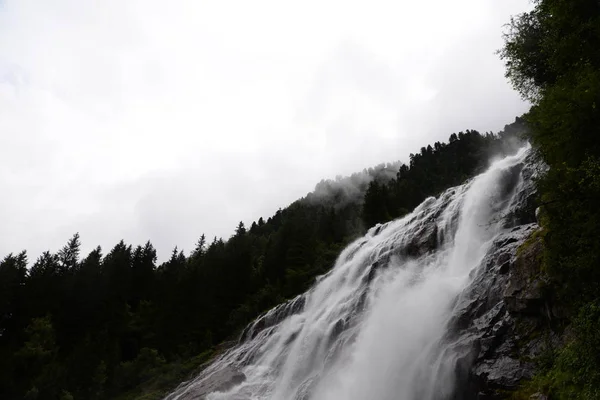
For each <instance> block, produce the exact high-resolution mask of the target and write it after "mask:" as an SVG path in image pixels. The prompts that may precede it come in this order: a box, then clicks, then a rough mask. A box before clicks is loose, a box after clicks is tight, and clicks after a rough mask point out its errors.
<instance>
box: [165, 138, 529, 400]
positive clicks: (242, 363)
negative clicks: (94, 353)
mask: <svg viewBox="0 0 600 400" xmlns="http://www.w3.org/2000/svg"><path fill="white" fill-rule="evenodd" d="M528 152H529V150H528V148H523V149H521V150H520V151H519V152H518V153H517V154H516V155H514V156H510V157H507V158H505V159H502V160H500V161H497V162H495V163H493V164H492V166H491V167H490V168H489V169H488V170H487V171H486V172H485V173H483V174H481V175H479V176H477V177H476V178H474V179H472V180H471V181H469V182H467V183H466V184H464V185H462V186H459V187H456V188H452V189H449V190H447V191H446V192H444V193H443V194H441V195H440V196H439V197H438V198H433V197H431V198H428V199H427V200H425V201H424V202H423V203H422V204H421V205H420V206H418V207H417V208H416V209H415V210H414V211H413V212H412V213H410V214H408V215H406V216H405V217H404V218H402V219H399V220H396V221H393V222H390V223H387V224H385V225H382V226H377V227H374V228H372V229H371V230H370V231H369V232H368V233H367V235H365V236H364V237H363V238H361V239H358V240H357V241H355V242H354V243H352V244H351V245H349V246H348V247H347V248H346V249H345V250H344V251H343V252H342V253H341V254H340V256H339V258H338V260H337V262H336V265H335V266H334V268H333V269H332V270H331V271H330V272H329V273H328V274H326V275H324V276H322V277H321V278H320V279H318V282H317V283H316V284H315V285H314V287H313V288H312V289H310V290H309V291H308V292H307V293H305V294H303V295H301V296H298V297H297V298H295V299H293V300H291V301H289V302H287V303H285V304H282V305H280V306H278V307H276V308H274V309H272V310H271V311H269V312H267V313H266V314H264V315H263V316H262V317H260V318H259V319H257V320H256V321H255V322H254V323H252V324H251V325H249V326H248V327H247V328H246V330H245V331H244V332H243V334H242V336H241V338H240V341H239V343H238V344H237V345H236V346H235V347H234V348H232V349H230V350H229V351H228V352H226V353H225V354H223V355H222V356H221V357H220V358H219V359H217V360H215V361H214V362H213V363H212V364H211V365H210V366H208V367H207V368H206V369H205V370H204V371H203V372H202V373H201V374H200V376H198V377H197V378H196V379H194V380H193V381H190V382H187V383H184V384H182V385H181V386H180V387H179V388H178V389H177V390H176V391H175V392H174V393H172V394H171V395H169V396H168V397H167V399H169V400H175V399H191V398H207V399H210V400H218V399H239V400H242V399H275V400H280V399H281V400H284V399H295V400H340V399H344V400H353V399H357V400H359V399H360V400H364V399H375V400H387V399H390V400H391V399H400V400H427V399H431V400H433V399H446V398H448V397H450V396H452V394H453V391H454V383H455V380H456V360H457V355H456V353H455V352H454V351H453V350H452V348H451V347H450V344H449V343H447V342H448V341H447V340H446V335H447V333H448V326H449V323H450V321H451V319H452V316H453V307H455V305H456V301H457V299H458V298H459V296H460V294H461V292H463V291H464V290H465V288H466V287H468V285H469V283H470V282H471V280H472V279H473V276H474V275H475V274H476V271H477V270H478V267H479V266H480V265H481V264H482V260H484V257H485V256H486V253H487V252H488V251H489V249H490V246H491V244H492V242H493V241H494V239H495V238H496V237H497V236H498V235H499V234H500V233H501V232H502V231H503V230H505V229H506V228H507V226H508V225H509V222H507V220H508V218H509V217H508V215H510V212H509V211H510V209H511V207H513V205H514V203H515V202H517V201H518V199H519V196H520V195H521V192H522V190H523V188H524V187H525V186H527V184H528V183H527V182H525V180H524V178H523V177H522V174H520V171H521V167H522V166H523V163H524V160H525V158H526V156H527V154H528Z"/></svg>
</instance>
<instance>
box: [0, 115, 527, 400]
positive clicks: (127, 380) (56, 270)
mask: <svg viewBox="0 0 600 400" xmlns="http://www.w3.org/2000/svg"><path fill="white" fill-rule="evenodd" d="M523 132H524V125H523V122H522V120H520V119H517V121H516V122H515V123H513V124H511V125H508V126H507V127H506V128H505V129H504V131H503V132H500V133H499V134H497V135H493V134H491V133H488V134H485V135H481V134H479V133H478V132H476V131H466V132H460V133H458V134H452V135H451V136H450V140H449V142H448V143H434V144H433V145H432V146H427V147H423V148H422V149H421V152H420V153H419V154H414V155H411V156H410V162H409V163H408V164H406V165H402V166H400V165H398V164H395V165H394V164H392V165H387V166H386V165H382V166H379V167H376V168H373V169H371V170H367V171H363V172H362V173H360V174H355V175H353V176H351V177H349V178H344V179H338V180H336V181H329V182H328V181H325V182H321V183H320V184H319V185H317V187H316V189H315V191H314V192H313V193H311V194H309V195H307V196H306V197H305V198H303V199H300V200H298V201H296V202H294V203H293V204H291V205H290V206H288V207H287V208H285V209H282V210H279V211H278V212H277V213H276V214H275V215H273V216H272V217H270V218H268V219H267V220H266V221H265V220H263V219H262V218H261V219H259V220H258V221H256V222H254V223H253V224H252V225H251V227H250V228H248V229H247V228H246V227H245V226H244V224H243V223H240V224H239V225H238V227H237V229H236V230H235V233H234V234H233V235H232V237H230V238H229V239H228V240H223V239H217V238H214V239H213V240H212V242H211V243H207V240H206V238H205V237H204V235H202V236H201V238H200V239H199V241H198V244H197V246H196V248H195V249H194V251H192V252H191V254H189V255H187V256H186V255H184V254H183V253H182V252H181V251H179V250H177V249H175V250H173V254H172V256H171V258H170V260H169V261H167V262H166V263H163V264H162V265H159V266H157V265H156V251H155V249H154V247H153V246H152V244H151V243H149V242H148V243H146V244H144V245H140V246H136V247H133V246H131V245H128V244H126V243H124V242H123V241H121V242H120V243H118V244H117V245H116V246H115V247H114V248H113V249H111V250H110V251H108V252H107V253H106V254H105V255H104V254H103V252H102V249H100V248H98V249H96V250H94V251H93V252H91V253H90V254H89V255H87V256H85V257H83V258H80V257H79V256H80V254H79V246H80V238H79V236H78V235H75V236H73V238H72V239H71V240H70V241H69V242H68V243H67V244H66V245H65V247H64V248H63V249H61V250H59V251H58V252H57V253H51V252H46V253H44V254H43V255H41V256H40V257H39V258H38V259H37V260H35V261H34V262H33V263H32V264H31V265H30V264H29V263H28V259H27V254H26V253H25V252H22V253H19V254H17V255H8V256H6V257H5V258H4V259H3V260H2V262H1V263H0V285H1V287H0V334H1V335H0V372H1V373H0V397H2V398H23V397H25V398H36V399H46V398H47V399H56V398H63V399H70V398H76V399H79V398H86V399H103V398H115V397H118V396H125V397H136V396H142V395H145V396H147V397H146V398H154V397H159V396H160V394H161V393H163V392H164V390H166V389H168V388H169V387H170V386H171V385H173V384H176V383H177V382H179V381H181V380H183V379H184V378H185V377H186V376H187V375H188V374H190V373H191V372H192V371H194V370H195V369H197V368H198V367H199V366H200V365H201V364H202V363H203V362H205V361H206V360H207V359H208V358H209V357H210V356H211V354H213V353H214V352H215V351H219V347H218V346H217V345H218V344H219V343H221V342H223V341H224V340H227V339H231V338H234V337H235V335H236V334H238V333H239V331H240V329H241V328H242V327H243V326H245V324H247V323H248V322H249V321H251V320H252V319H254V318H255V317H256V316H258V315H259V314H260V313H261V312H262V311H264V310H266V309H268V308H270V307H272V306H274V305H276V304H279V303H281V302H282V301H284V300H285V299H287V298H291V297H293V296H295V295H297V294H299V293H301V292H303V291H305V290H306V289H307V288H308V287H309V286H310V285H311V284H312V283H313V282H314V280H315V277H317V276H319V275H321V274H323V273H325V272H327V271H328V270H329V269H330V268H331V267H332V266H333V264H334V261H335V259H336V257H337V256H338V254H339V252H340V251H341V250H342V249H343V248H344V247H345V246H346V245H347V244H348V243H349V242H350V241H351V240H352V239H353V238H356V237H358V236H359V235H362V234H364V232H365V231H366V228H367V227H370V226H371V225H373V224H375V223H378V222H385V221H389V220H390V219H393V218H396V217H399V216H401V215H403V214H405V213H407V212H408V210H411V209H412V208H414V207H415V206H416V205H417V204H419V203H420V202H421V201H422V200H424V199H425V198H426V197H427V196H430V195H436V194H439V193H440V192H441V191H442V190H443V189H445V188H447V187H450V186H453V185H456V184H458V183H461V182H462V181H464V180H465V179H467V178H469V177H471V176H473V175H474V174H476V173H478V172H480V171H482V170H483V169H484V168H485V167H486V166H487V165H488V163H489V159H490V157H492V156H494V155H505V154H507V153H510V152H513V151H514V150H515V148H516V147H517V144H518V142H519V140H520V139H519V136H520V135H521V134H522V133H523Z"/></svg>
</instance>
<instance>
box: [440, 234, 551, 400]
mask: <svg viewBox="0 0 600 400" xmlns="http://www.w3.org/2000/svg"><path fill="white" fill-rule="evenodd" d="M539 229H540V228H539V226H538V225H537V224H535V223H530V224H525V225H521V226H517V227H515V228H514V229H512V231H510V232H508V233H506V234H504V235H502V236H500V237H499V238H498V239H497V240H496V241H495V243H494V245H493V247H492V250H491V251H490V252H489V253H488V255H487V257H486V260H485V268H484V269H481V270H479V271H478V274H477V276H476V277H475V279H474V281H473V283H472V284H471V286H470V287H469V288H468V289H467V291H465V293H463V296H461V298H460V299H459V300H458V302H457V305H456V308H455V317H454V320H453V321H452V323H451V326H452V327H453V329H452V330H451V333H450V338H449V339H450V340H452V341H453V343H454V345H455V346H456V348H457V349H465V350H464V351H463V352H462V357H461V358H460V359H459V362H458V364H457V367H458V371H457V373H458V379H459V385H458V389H457V392H456V394H455V396H454V399H456V400H458V399H467V400H471V399H473V400H475V399H504V398H507V393H509V392H510V391H512V390H515V389H516V388H517V387H518V386H519V383H520V382H521V380H523V379H529V378H531V377H533V375H534V373H535V363H534V361H533V360H534V358H535V357H536V356H538V355H540V353H541V352H543V351H544V350H545V349H546V348H547V346H548V345H550V344H556V342H557V341H558V340H559V338H558V336H557V335H556V334H554V333H553V332H552V330H551V329H549V326H550V323H551V322H552V320H553V318H556V316H553V315H552V314H551V312H550V310H551V309H552V308H551V304H550V300H549V298H548V297H547V296H546V295H545V293H544V287H545V279H544V275H543V274H542V272H541V270H540V267H541V252H542V243H541V239H540V238H535V236H536V232H538V230H539ZM527 239H529V240H527ZM526 240H527V242H526ZM525 242H526V243H525ZM459 354H460V353H459Z"/></svg>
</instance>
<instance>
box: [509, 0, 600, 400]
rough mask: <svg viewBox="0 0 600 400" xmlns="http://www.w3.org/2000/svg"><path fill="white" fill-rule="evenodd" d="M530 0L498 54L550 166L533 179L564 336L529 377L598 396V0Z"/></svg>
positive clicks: (568, 392)
mask: <svg viewBox="0 0 600 400" xmlns="http://www.w3.org/2000/svg"><path fill="white" fill-rule="evenodd" d="M534 5H535V7H534V8H533V10H532V11H530V12H528V13H525V14H522V15H519V16H517V17H515V18H514V19H513V20H512V21H511V23H510V25H509V28H510V30H509V31H508V32H507V34H506V37H505V46H504V48H503V49H502V50H501V52H500V53H501V56H502V58H503V59H504V61H505V63H506V68H507V77H508V78H510V80H511V81H512V83H513V84H514V87H515V88H516V89H517V90H518V91H519V92H520V93H521V94H522V95H523V97H524V98H526V99H528V100H530V101H531V102H532V104H533V107H532V108H531V110H530V111H529V113H528V114H527V115H526V116H525V119H526V121H527V123H528V126H529V127H530V128H531V131H530V138H531V141H532V143H533V145H534V146H535V147H536V148H537V150H538V151H539V153H540V154H541V156H542V157H543V159H544V160H545V161H546V163H547V164H548V165H549V166H550V169H549V171H548V173H547V174H546V175H545V176H544V177H543V178H542V179H541V180H540V181H539V185H538V187H539V191H540V196H541V198H540V204H541V208H540V216H541V222H542V227H543V230H542V236H543V240H544V244H545V246H544V247H545V253H544V256H543V269H544V270H543V271H542V272H543V273H545V274H548V276H549V278H550V281H551V282H550V285H549V287H548V288H547V290H548V291H549V292H550V293H551V295H552V296H553V297H554V298H555V299H554V302H555V304H557V305H559V306H560V308H561V309H563V314H564V317H565V321H564V323H563V325H564V335H563V337H564V338H565V343H564V346H562V347H561V346H558V348H555V349H554V351H553V352H552V354H549V355H548V356H547V357H545V358H544V362H543V363H542V372H541V373H540V374H539V376H537V377H535V378H534V380H533V381H532V382H530V384H529V385H530V387H531V388H532V391H540V392H542V393H547V394H548V395H549V396H550V398H553V399H600V240H598V228H599V227H600V208H599V207H598V204H600V2H598V1H597V0H537V1H535V2H534Z"/></svg>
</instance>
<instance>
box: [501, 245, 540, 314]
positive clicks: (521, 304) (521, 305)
mask: <svg viewBox="0 0 600 400" xmlns="http://www.w3.org/2000/svg"><path fill="white" fill-rule="evenodd" d="M521 250H522V251H521V253H520V254H519V256H518V257H517V259H516V261H515V263H514V267H513V268H512V269H511V271H510V276H509V279H508V283H507V286H506V289H505V290H504V302H505V303H506V306H507V308H508V310H509V312H511V313H519V314H532V315H538V314H541V313H543V312H545V305H546V300H545V297H544V293H543V289H544V287H545V286H546V279H545V276H544V274H542V273H541V255H542V251H543V249H542V241H541V239H540V238H537V239H534V240H533V241H532V242H531V243H530V244H527V245H525V246H523V247H522V248H521Z"/></svg>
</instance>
